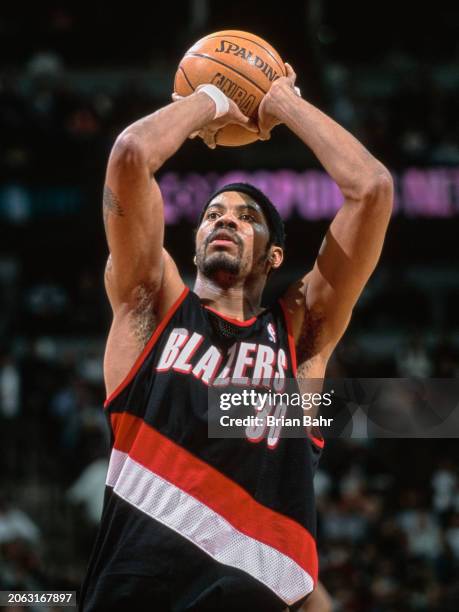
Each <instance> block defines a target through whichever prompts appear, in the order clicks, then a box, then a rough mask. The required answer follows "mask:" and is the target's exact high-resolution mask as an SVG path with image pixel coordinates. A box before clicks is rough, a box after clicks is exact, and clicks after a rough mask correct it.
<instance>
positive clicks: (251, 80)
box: [174, 30, 287, 147]
mask: <svg viewBox="0 0 459 612" xmlns="http://www.w3.org/2000/svg"><path fill="white" fill-rule="evenodd" d="M286 74H287V72H286V69H285V66H284V62H283V61H282V59H281V57H280V56H279V54H278V53H277V51H276V50H275V49H274V48H273V47H272V46H271V45H270V44H269V43H267V42H266V41H265V40H263V39H262V38H260V37H258V36H255V35H254V34H250V33H249V32H241V31H239V30H224V31H222V32H214V33H213V34H209V35H208V36H205V37H204V38H201V40H198V42H197V43H195V44H194V45H193V46H192V47H191V48H190V49H188V51H187V52H186V53H185V56H184V57H183V59H182V61H181V62H180V64H179V67H178V69H177V72H176V74H175V80H174V91H175V92H176V93H178V94H179V95H180V96H188V95H190V94H191V93H193V91H194V90H195V89H196V87H197V86H198V85H202V84H205V83H211V84H212V85H216V86H217V87H218V88H219V89H221V90H222V91H223V92H224V93H225V94H226V95H227V96H228V98H231V100H234V102H235V103H236V104H237V105H238V107H239V108H240V109H241V111H242V112H243V113H244V115H246V116H247V117H250V118H251V119H253V120H254V121H256V120H257V114H258V106H259V104H260V102H261V100H262V99H263V96H264V95H265V93H266V92H267V91H268V90H269V88H270V87H271V84H272V83H273V82H274V81H275V80H276V79H278V78H279V77H281V76H286ZM255 140H257V135H256V134H255V133H253V132H249V131H248V130H246V129H245V128H244V127H242V126H239V125H227V126H226V127H224V128H223V129H221V130H220V131H219V132H218V134H217V137H216V142H217V144H219V145H224V146H227V147H237V146H241V145H245V144H249V143H250V142H254V141H255Z"/></svg>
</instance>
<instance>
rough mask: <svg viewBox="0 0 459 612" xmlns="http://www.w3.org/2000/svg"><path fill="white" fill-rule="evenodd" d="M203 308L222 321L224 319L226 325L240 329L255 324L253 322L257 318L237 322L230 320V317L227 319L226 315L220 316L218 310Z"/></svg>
mask: <svg viewBox="0 0 459 612" xmlns="http://www.w3.org/2000/svg"><path fill="white" fill-rule="evenodd" d="M204 308H206V309H207V310H210V312H213V313H214V314H216V315H218V316H219V317H221V318H222V319H225V321H228V323H232V324H233V325H239V326H240V327H248V326H249V325H252V324H253V323H255V321H256V320H257V317H252V318H250V319H247V321H238V319H232V318H231V317H227V316H226V315H224V314H222V313H221V312H218V310H215V308H211V307H210V306H204Z"/></svg>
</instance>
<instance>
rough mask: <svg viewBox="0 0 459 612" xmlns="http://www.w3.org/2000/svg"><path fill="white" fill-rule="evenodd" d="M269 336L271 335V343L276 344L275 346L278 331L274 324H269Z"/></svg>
mask: <svg viewBox="0 0 459 612" xmlns="http://www.w3.org/2000/svg"><path fill="white" fill-rule="evenodd" d="M267 330H268V335H269V339H270V340H271V342H274V344H275V343H276V341H277V335H276V329H275V327H274V325H273V324H272V323H268V327H267Z"/></svg>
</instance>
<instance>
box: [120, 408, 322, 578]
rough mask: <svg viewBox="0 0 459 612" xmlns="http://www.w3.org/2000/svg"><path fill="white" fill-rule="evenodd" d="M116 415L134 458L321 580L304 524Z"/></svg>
mask: <svg viewBox="0 0 459 612" xmlns="http://www.w3.org/2000/svg"><path fill="white" fill-rule="evenodd" d="M111 420H112V427H113V431H114V434H115V443H114V447H115V448H116V449H117V450H119V451H121V452H125V453H129V456H130V457H131V458H132V459H133V460H134V461H136V462H137V463H139V464H141V465H143V466H144V467H146V468H147V469H148V470H150V471H151V472H153V473H154V474H156V475H158V476H160V477H161V478H164V479H165V480H167V481H169V482H171V483H172V484H173V485H175V486H176V487H178V488H179V489H181V490H182V491H184V492H186V493H187V494H188V495H191V496H193V497H194V498H195V499H197V500H198V501H200V502H201V503H203V504H205V505H206V506H207V507H208V508H210V509H211V510H213V511H214V512H216V513H218V514H219V515H220V516H221V517H223V518H224V519H226V520H227V521H228V522H229V523H231V524H232V525H233V526H234V527H235V528H236V529H237V530H239V531H240V532H241V533H243V534H245V535H247V536H249V537H251V538H254V539H256V540H258V541H260V542H263V543H264V544H266V545H268V546H271V547H272V548H274V549H276V550H278V551H279V552H281V553H282V554H284V555H287V556H288V557H290V558H291V559H293V561H295V562H296V563H297V564H298V565H299V566H300V567H302V568H303V569H304V570H305V571H306V572H308V573H309V574H310V576H312V578H313V580H314V583H316V582H317V574H318V559H317V549H316V543H315V540H314V538H313V537H312V535H311V534H310V533H309V531H307V530H306V529H305V528H304V527H302V526H301V525H299V524H298V523H296V522H295V521H294V520H293V519H291V518H289V517H287V516H284V515H282V514H280V513H279V512H275V511H274V510H271V509H269V508H267V507H266V506H263V505H262V504H260V503H259V502H257V501H255V500H254V499H253V497H252V496H251V495H250V494H249V493H247V491H245V490H244V489H243V488H242V487H241V486H239V485H238V484H236V483H235V482H233V481H232V480H231V479H230V478H228V477H227V476H225V475H224V474H222V473H220V472H219V471H218V470H216V469H215V468H213V467H212V466H210V465H209V464H208V463H206V462H205V461H202V460H201V459H199V458H198V457H196V456H195V455H193V454H192V453H190V452H188V451H187V450H185V449H184V448H183V447H181V446H179V445H178V444H175V443H174V442H172V440H169V438H167V437H166V436H164V435H162V434H161V433H159V432H158V431H156V430H155V429H154V428H152V427H151V426H149V425H147V424H146V423H145V422H144V421H143V420H142V419H140V418H139V417H136V416H133V415H131V414H128V413H126V412H125V413H112V414H111Z"/></svg>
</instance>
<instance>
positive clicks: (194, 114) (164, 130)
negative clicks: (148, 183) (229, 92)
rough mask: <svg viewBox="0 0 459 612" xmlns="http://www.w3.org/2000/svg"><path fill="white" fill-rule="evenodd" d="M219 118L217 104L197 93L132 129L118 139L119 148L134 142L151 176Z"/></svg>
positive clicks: (143, 120) (133, 126) (130, 127)
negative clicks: (202, 129) (195, 133)
mask: <svg viewBox="0 0 459 612" xmlns="http://www.w3.org/2000/svg"><path fill="white" fill-rule="evenodd" d="M214 115H215V103H214V102H213V101H212V100H211V98H209V96H208V95H206V94H205V93H195V94H192V95H190V96H188V97H187V98H184V99H183V100H179V101H178V102H174V103H172V104H169V105H168V106H165V107H163V108H160V109H159V110H157V111H156V112H154V113H152V114H151V115H147V116H146V117H142V119H139V120H138V121H136V122H135V123H132V124H131V125H129V126H128V127H127V128H126V129H125V130H124V131H123V132H122V133H121V134H120V135H119V136H118V138H117V142H116V143H115V146H121V147H122V146H123V142H124V141H126V140H128V141H130V146H132V141H134V142H135V143H136V144H135V146H138V147H139V149H140V150H141V151H142V155H143V159H145V160H146V163H147V165H148V169H149V171H150V173H154V172H156V170H158V169H159V168H160V167H161V166H162V164H163V163H164V162H165V161H166V160H167V159H169V157H171V156H172V155H173V154H174V153H175V152H176V151H177V149H179V148H180V146H181V145H182V144H183V142H184V141H185V140H186V139H187V138H188V136H190V134H192V133H193V132H195V131H197V130H200V129H201V128H202V127H203V126H204V125H206V124H207V123H209V121H211V120H212V119H213V117H214Z"/></svg>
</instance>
